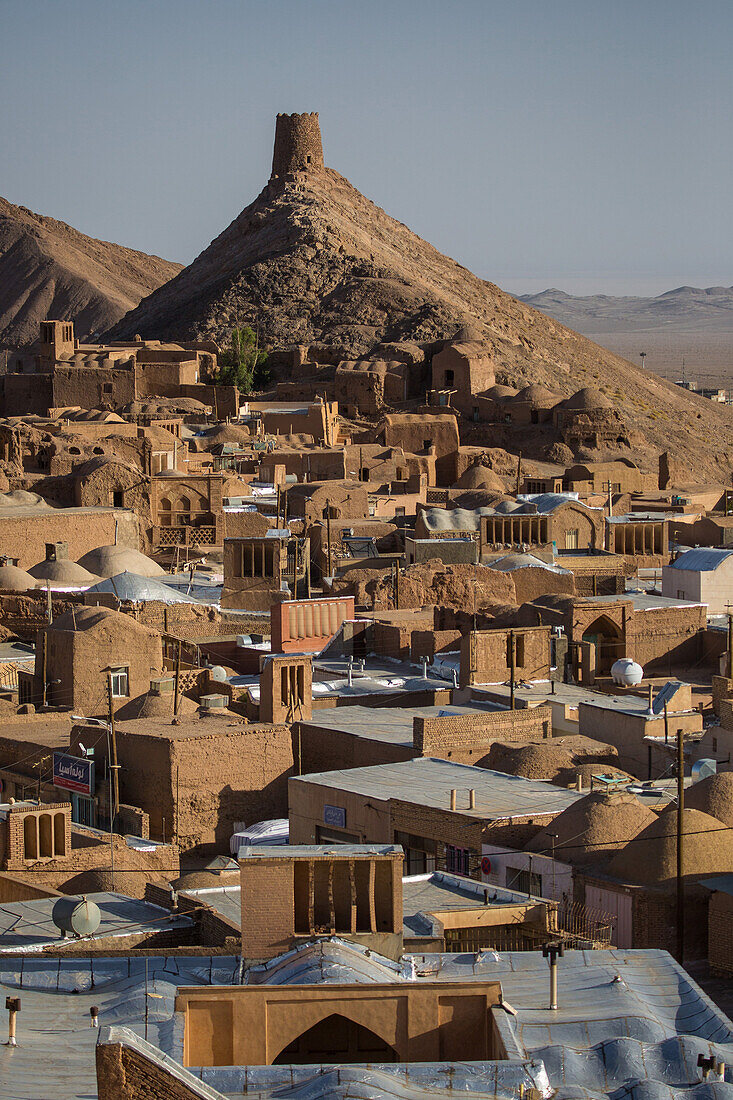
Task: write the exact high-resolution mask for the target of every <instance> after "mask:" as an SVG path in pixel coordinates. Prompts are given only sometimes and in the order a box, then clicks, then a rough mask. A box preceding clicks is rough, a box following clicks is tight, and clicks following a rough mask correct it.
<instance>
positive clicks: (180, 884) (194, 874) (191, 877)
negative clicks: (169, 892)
mask: <svg viewBox="0 0 733 1100" xmlns="http://www.w3.org/2000/svg"><path fill="white" fill-rule="evenodd" d="M172 885H173V886H174V887H175V889H176V890H201V889H203V888H204V887H206V886H221V885H222V880H221V876H220V875H219V874H217V873H216V872H214V871H188V872H187V873H186V874H184V875H181V877H180V878H177V879H176V880H175V882H173V883H172Z"/></svg>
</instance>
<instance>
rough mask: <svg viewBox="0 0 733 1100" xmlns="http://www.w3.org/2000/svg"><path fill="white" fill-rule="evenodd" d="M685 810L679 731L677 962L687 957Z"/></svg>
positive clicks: (683, 769) (683, 759)
mask: <svg viewBox="0 0 733 1100" xmlns="http://www.w3.org/2000/svg"><path fill="white" fill-rule="evenodd" d="M684 808H685V742H684V733H683V731H682V730H681V729H678V730H677V961H678V962H679V963H680V964H681V963H682V961H683V959H684V955H685V888H684V882H683V878H682V876H683V871H684V863H683V858H682V856H683V848H682V846H683V841H684V833H683V821H682V816H683V812H684Z"/></svg>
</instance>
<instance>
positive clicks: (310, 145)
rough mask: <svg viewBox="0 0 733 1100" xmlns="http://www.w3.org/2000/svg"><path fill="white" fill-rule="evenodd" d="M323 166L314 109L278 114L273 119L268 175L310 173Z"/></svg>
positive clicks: (318, 127)
mask: <svg viewBox="0 0 733 1100" xmlns="http://www.w3.org/2000/svg"><path fill="white" fill-rule="evenodd" d="M314 168H323V146H322V145H321V127H320V124H319V122H318V112H317V111H312V112H311V113H309V114H302V115H278V116H277V118H276V120H275V149H274V151H273V154H272V175H271V177H270V178H271V179H272V178H274V177H275V176H287V175H290V174H292V173H293V172H310V171H312V170H313V169H314Z"/></svg>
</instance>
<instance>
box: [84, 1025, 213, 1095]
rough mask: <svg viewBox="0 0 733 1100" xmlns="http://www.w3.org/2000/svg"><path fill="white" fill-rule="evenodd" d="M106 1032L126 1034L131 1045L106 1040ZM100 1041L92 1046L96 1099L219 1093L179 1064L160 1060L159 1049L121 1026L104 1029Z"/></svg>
mask: <svg viewBox="0 0 733 1100" xmlns="http://www.w3.org/2000/svg"><path fill="white" fill-rule="evenodd" d="M109 1032H111V1033H112V1034H113V1035H117V1034H121V1035H125V1036H126V1035H127V1034H129V1038H130V1040H132V1042H133V1043H134V1044H135V1045H134V1046H132V1045H128V1043H126V1042H125V1043H123V1042H115V1041H110V1038H107V1036H108V1035H109ZM105 1038H107V1041H106V1042H105V1041H104V1040H105ZM100 1040H101V1041H100V1042H98V1043H97V1047H96V1064H97V1094H98V1096H99V1100H212V1098H213V1097H216V1096H218V1095H219V1094H218V1093H215V1092H214V1090H213V1089H209V1088H207V1086H206V1085H204V1084H203V1082H202V1081H198V1080H197V1079H196V1078H195V1077H194V1076H193V1075H192V1074H190V1073H188V1072H187V1071H186V1070H184V1069H183V1068H182V1067H178V1066H175V1065H174V1063H172V1062H171V1061H170V1060H168V1061H166V1062H164V1061H163V1057H164V1056H163V1055H162V1054H161V1052H160V1051H156V1050H155V1048H154V1047H151V1046H149V1045H148V1044H147V1043H145V1042H144V1040H141V1039H138V1037H137V1036H133V1035H132V1033H127V1032H126V1029H125V1028H114V1029H105V1031H103V1032H100Z"/></svg>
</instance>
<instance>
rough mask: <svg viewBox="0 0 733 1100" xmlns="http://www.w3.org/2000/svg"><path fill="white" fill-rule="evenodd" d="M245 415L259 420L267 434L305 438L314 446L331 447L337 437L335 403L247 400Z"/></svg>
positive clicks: (337, 418) (320, 399)
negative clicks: (310, 440)
mask: <svg viewBox="0 0 733 1100" xmlns="http://www.w3.org/2000/svg"><path fill="white" fill-rule="evenodd" d="M243 413H244V416H245V417H247V416H249V417H250V418H251V419H255V420H259V421H260V422H261V423H262V429H263V431H264V432H265V433H266V434H267V435H276V436H277V435H305V436H310V437H311V439H312V440H313V442H314V443H323V444H324V445H325V446H326V447H332V446H333V445H334V444H335V443H336V438H337V435H338V422H339V407H338V402H336V401H324V400H323V399H322V398H317V399H316V400H315V401H312V402H308V403H302V404H294V403H292V402H287V401H248V402H247V404H246V406H245V408H244V409H243Z"/></svg>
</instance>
